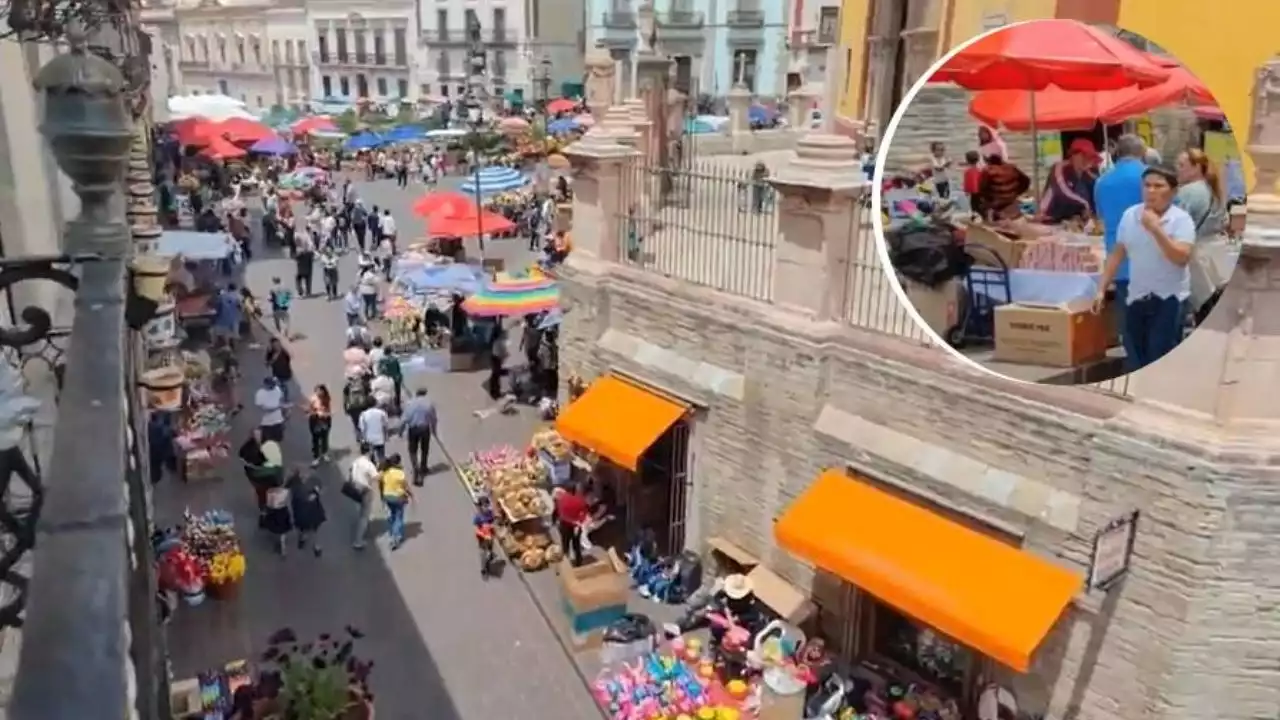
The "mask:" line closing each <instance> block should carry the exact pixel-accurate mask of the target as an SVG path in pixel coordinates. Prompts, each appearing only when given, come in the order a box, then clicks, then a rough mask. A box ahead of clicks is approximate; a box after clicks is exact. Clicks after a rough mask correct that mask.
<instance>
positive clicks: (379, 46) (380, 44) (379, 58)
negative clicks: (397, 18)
mask: <svg viewBox="0 0 1280 720" xmlns="http://www.w3.org/2000/svg"><path fill="white" fill-rule="evenodd" d="M373 64H374V65H386V64H387V41H386V39H385V38H383V37H382V33H380V32H377V31H375V32H374V33H373Z"/></svg>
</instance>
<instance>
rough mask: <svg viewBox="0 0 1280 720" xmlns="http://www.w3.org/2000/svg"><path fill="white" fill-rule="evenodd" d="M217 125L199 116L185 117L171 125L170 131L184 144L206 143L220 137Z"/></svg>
mask: <svg viewBox="0 0 1280 720" xmlns="http://www.w3.org/2000/svg"><path fill="white" fill-rule="evenodd" d="M216 128H217V125H216V123H213V122H211V121H209V120H205V119H204V118H199V117H191V118H185V119H183V120H178V121H177V122H174V123H172V124H170V125H169V132H170V133H172V134H173V136H174V137H175V138H177V140H178V142H179V143H181V144H182V145H206V144H208V142H209V140H211V139H213V138H215V137H218V133H217V129H216Z"/></svg>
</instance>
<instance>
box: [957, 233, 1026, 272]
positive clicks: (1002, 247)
mask: <svg viewBox="0 0 1280 720" xmlns="http://www.w3.org/2000/svg"><path fill="white" fill-rule="evenodd" d="M1039 242H1041V241H1040V240H1022V239H1016V240H1015V239H1012V238H1009V237H1006V236H1005V235H1002V234H1001V233H998V232H996V231H995V230H993V229H991V228H989V227H987V226H986V225H981V224H978V223H970V224H969V225H966V226H965V243H966V244H974V245H981V246H982V247H983V248H986V249H987V250H989V251H990V252H982V251H981V250H977V251H974V252H971V253H970V256H971V257H973V260H974V262H975V263H977V264H978V265H982V266H988V267H990V266H992V265H994V263H993V262H992V261H991V257H990V255H991V254H995V256H996V257H998V258H1000V259H1001V260H1002V261H1004V265H1005V267H1006V268H1008V269H1010V270H1012V269H1013V268H1018V267H1022V254H1023V253H1024V252H1026V251H1027V250H1028V248H1031V247H1034V246H1035V245H1036V244H1037V243H1039Z"/></svg>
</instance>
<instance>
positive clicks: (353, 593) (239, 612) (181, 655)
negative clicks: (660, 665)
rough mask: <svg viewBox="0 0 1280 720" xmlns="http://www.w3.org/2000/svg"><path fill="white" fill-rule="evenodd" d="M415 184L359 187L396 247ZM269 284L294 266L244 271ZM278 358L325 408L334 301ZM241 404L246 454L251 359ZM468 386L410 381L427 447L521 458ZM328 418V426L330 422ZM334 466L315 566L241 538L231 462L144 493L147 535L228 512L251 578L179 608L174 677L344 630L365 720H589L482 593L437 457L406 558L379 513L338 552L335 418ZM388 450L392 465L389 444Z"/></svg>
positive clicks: (254, 366)
mask: <svg viewBox="0 0 1280 720" xmlns="http://www.w3.org/2000/svg"><path fill="white" fill-rule="evenodd" d="M422 191H423V189H422V186H421V185H415V186H411V187H410V189H409V190H399V189H397V188H395V186H394V184H393V183H391V182H389V181H378V182H374V183H361V184H360V192H361V197H362V198H363V199H364V201H365V204H366V205H372V204H376V205H378V206H380V207H390V208H391V210H392V212H393V214H394V215H395V217H396V220H397V223H398V225H399V234H400V237H401V243H402V244H407V243H409V242H412V241H413V240H415V239H417V238H419V237H421V235H422V223H421V222H420V221H419V220H417V219H416V218H414V217H413V216H412V215H411V213H410V212H409V206H410V205H411V203H412V201H413V199H415V198H416V197H418V196H419V195H420V194H421V193H422ZM524 245H525V243H524V241H522V240H499V241H496V242H494V243H492V244H491V246H490V247H489V248H488V250H489V254H490V255H491V256H492V255H501V256H503V257H506V258H508V259H509V261H510V262H521V261H523V260H525V259H526V258H525V255H526V253H525V250H524ZM341 273H342V275H341V277H342V281H343V283H349V282H350V281H351V280H352V279H353V278H354V276H355V257H354V255H349V256H347V257H346V258H344V260H343V266H342V268H341ZM273 276H278V277H280V278H282V279H284V280H285V281H286V282H291V280H292V277H293V263H292V261H290V260H288V259H286V258H283V257H268V258H255V261H254V263H252V264H251V266H250V268H249V270H248V284H249V286H250V287H251V288H253V289H254V291H255V292H256V293H257V294H258V295H259V296H262V295H265V292H266V288H267V287H268V285H269V283H270V279H271V277H273ZM293 322H294V329H295V332H298V333H300V334H301V335H303V336H304V337H302V338H301V339H299V340H297V341H296V342H294V343H293V344H292V353H293V357H294V368H295V373H296V376H297V382H298V385H299V386H300V387H294V388H292V389H293V390H297V391H300V392H301V391H308V390H310V388H311V387H312V386H314V385H315V384H316V383H325V384H327V385H328V386H329V388H330V389H331V390H332V391H333V392H334V394H335V396H337V395H339V391H340V389H341V386H342V381H341V378H342V362H341V356H340V355H341V346H342V341H343V333H344V324H343V316H342V310H341V308H340V306H339V303H336V302H327V301H326V300H324V299H323V298H320V297H313V298H308V299H303V300H300V301H298V302H297V303H296V304H295V308H294V310H293ZM242 367H243V372H244V374H245V377H244V379H243V380H242V382H241V389H240V394H241V401H242V402H243V403H244V404H245V405H246V407H247V408H249V409H247V410H246V411H245V412H244V413H243V415H242V416H241V417H239V418H238V422H237V428H236V433H235V435H234V438H233V441H234V443H235V444H236V445H237V446H238V444H239V443H240V442H242V441H243V440H244V438H245V437H246V435H247V433H248V432H249V429H250V428H251V426H252V424H253V423H254V422H255V421H256V413H255V412H254V411H253V410H252V407H251V406H252V401H251V395H252V392H253V390H254V389H255V388H256V387H258V385H259V384H260V383H261V379H262V375H263V373H264V370H265V368H264V367H263V361H262V358H261V356H260V355H259V354H258V351H253V353H252V355H250V356H247V357H245V358H244V359H243V360H242ZM483 379H484V376H483V375H482V374H456V373H455V374H443V373H436V374H427V373H422V374H416V375H415V374H410V375H409V376H408V378H407V382H406V385H407V388H408V389H409V390H410V391H412V389H414V388H417V387H423V386H425V387H426V388H428V390H429V392H430V393H431V395H432V396H433V397H434V398H435V400H436V403H437V405H438V407H439V409H440V414H441V418H440V421H441V427H440V436H441V441H442V444H443V445H444V447H445V449H446V450H447V452H448V453H449V454H450V455H451V456H452V457H453V458H455V459H457V460H458V461H462V460H465V458H466V456H467V454H468V453H470V452H472V451H475V450H481V449H484V448H487V447H489V446H492V445H494V444H498V443H512V444H517V445H520V444H523V443H525V442H527V441H528V438H529V434H530V432H531V431H532V429H533V427H534V426H535V425H536V420H535V419H534V417H533V416H532V413H531V412H529V411H528V410H524V411H522V412H521V413H520V414H519V415H516V416H505V417H504V416H495V417H492V418H489V419H484V420H481V419H479V418H477V417H476V415H475V413H474V411H475V410H477V409H480V408H484V407H487V405H488V403H489V400H488V396H487V395H486V394H485V392H484V390H483V387H482V382H483ZM335 414H336V415H340V414H339V413H335ZM298 415H299V417H297V418H296V419H295V420H294V421H293V422H292V423H291V427H290V428H289V435H288V437H287V438H286V443H285V458H286V461H288V462H304V461H306V460H307V459H308V457H309V456H308V452H307V438H306V428H305V424H304V422H303V421H302V419H301V417H300V415H301V413H298ZM333 445H334V448H335V450H336V453H335V455H336V457H335V461H334V462H333V463H332V464H331V465H330V466H328V467H322V476H323V478H324V482H325V492H326V496H325V499H326V508H327V510H328V515H329V521H328V523H327V524H326V525H325V527H324V528H323V530H322V533H321V540H322V543H323V546H324V548H325V552H324V555H323V556H322V557H320V558H316V557H313V556H312V555H311V554H310V553H309V552H308V553H302V552H298V551H297V550H296V549H294V548H293V547H292V546H291V547H290V548H289V553H288V555H287V556H286V557H284V558H280V557H277V556H275V555H274V554H273V553H272V552H271V551H270V550H269V548H268V543H267V540H266V538H264V537H262V536H261V535H259V534H257V533H256V531H255V530H254V526H255V524H256V513H255V508H254V502H253V494H252V491H251V489H250V487H249V485H248V483H247V481H246V480H245V479H244V476H243V474H242V473H241V472H240V468H239V464H238V462H237V461H236V460H234V459H233V460H230V461H228V464H227V466H226V469H225V471H224V472H223V473H222V478H221V479H220V480H205V481H201V480H192V481H191V483H190V484H189V485H186V486H183V485H181V484H179V483H177V482H173V481H166V482H165V483H164V484H163V485H162V486H161V487H160V488H159V489H158V491H157V505H158V508H157V522H158V523H161V524H163V523H170V522H174V521H175V520H177V519H178V516H179V514H180V513H181V511H182V509H183V508H184V507H189V508H191V509H192V510H193V511H200V510H205V509H209V508H218V507H223V508H227V509H229V510H231V511H232V512H233V513H234V514H235V516H236V519H237V526H238V527H239V528H241V532H242V536H243V538H244V539H245V541H246V545H247V546H248V548H247V550H248V554H249V558H248V560H249V570H248V576H247V578H246V580H245V584H244V588H243V591H242V594H241V597H240V598H239V599H238V600H237V601H233V602H230V603H206V604H205V605H203V606H200V607H196V608H186V607H183V608H180V609H179V612H178V615H177V617H176V618H175V619H174V621H173V624H172V625H171V627H170V645H171V648H170V649H171V652H172V655H173V662H174V674H175V678H184V677H189V676H191V675H192V674H194V673H195V672H197V671H199V670H201V669H204V668H207V667H210V666H214V665H217V664H220V663H224V662H227V661H231V660H235V659H239V658H246V657H251V656H252V654H253V652H254V651H255V650H259V649H261V648H262V647H264V645H265V641H266V638H267V637H268V636H269V635H270V634H271V633H272V632H273V631H274V630H276V629H278V628H280V627H284V626H288V627H292V628H294V629H295V630H296V631H297V632H298V634H299V635H300V636H303V637H306V636H310V635H315V634H318V633H321V632H341V630H342V628H343V626H345V625H353V626H355V627H357V628H359V629H360V630H361V631H363V633H364V634H365V638H364V639H363V640H362V641H361V643H360V647H359V651H360V652H362V653H363V655H364V656H365V657H367V658H368V659H372V660H374V661H375V668H374V671H373V690H374V693H375V695H376V701H377V714H378V718H379V720H422V719H426V718H431V719H432V720H436V719H438V720H489V719H491V718H513V719H517V720H543V719H545V720H599V718H600V713H599V711H598V710H597V709H596V708H595V705H594V703H593V702H592V699H591V697H590V695H589V693H588V692H587V689H586V687H585V686H584V684H583V681H582V678H581V676H580V675H579V674H578V672H577V670H576V669H575V667H574V665H573V663H572V661H571V660H570V658H569V656H568V655H567V654H566V652H565V650H564V649H563V647H562V646H561V645H560V643H559V641H558V640H557V639H556V637H555V635H554V634H553V632H552V630H551V629H550V628H549V627H548V625H547V622H546V619H545V617H544V616H543V615H542V614H541V613H540V611H539V609H538V606H537V605H536V604H535V602H534V600H533V598H532V597H531V596H530V595H529V593H528V590H527V588H526V586H525V584H524V583H523V582H522V580H521V578H520V577H519V575H518V572H517V571H516V570H515V569H514V568H508V569H507V572H506V573H505V574H504V576H503V577H502V578H501V579H497V580H490V581H487V582H486V581H484V580H482V579H481V577H480V574H479V569H478V562H477V557H476V551H475V544H474V539H473V536H472V533H471V528H470V512H471V507H470V501H469V498H468V497H467V495H466V493H465V491H464V489H463V488H462V486H461V485H460V483H459V481H458V479H457V477H456V476H455V475H454V474H453V472H452V470H451V469H449V467H448V465H447V464H446V458H445V456H444V455H443V454H441V451H440V449H439V448H436V447H433V449H432V458H431V459H432V462H433V463H434V464H435V465H434V471H433V473H432V475H431V476H430V477H429V479H428V481H427V484H426V487H424V488H420V489H418V492H417V497H416V502H415V504H414V506H412V507H411V508H410V510H409V514H408V530H409V532H408V537H409V540H408V542H407V543H406V545H405V546H404V547H403V548H401V549H400V550H398V551H396V552H394V553H392V552H390V551H389V549H388V547H387V540H386V538H385V534H384V532H383V531H384V530H385V522H383V521H382V517H381V516H382V512H381V510H379V511H378V512H377V518H378V519H377V520H375V523H374V528H375V532H378V533H379V537H378V539H377V543H376V546H370V548H369V549H367V550H365V551H363V553H358V552H356V551H354V550H352V549H351V547H350V545H351V532H352V529H353V521H354V515H355V509H354V507H353V506H352V504H351V503H350V501H348V500H347V499H346V498H344V497H342V496H341V494H340V493H339V487H340V485H341V481H342V478H343V474H344V473H345V472H346V468H347V466H348V464H349V461H350V459H351V452H352V451H353V450H354V436H353V431H352V428H351V427H350V424H349V423H348V422H347V421H346V419H345V418H344V417H341V416H338V417H335V423H334V432H333ZM390 450H392V451H400V452H404V448H403V440H397V441H393V443H392V447H391V448H390Z"/></svg>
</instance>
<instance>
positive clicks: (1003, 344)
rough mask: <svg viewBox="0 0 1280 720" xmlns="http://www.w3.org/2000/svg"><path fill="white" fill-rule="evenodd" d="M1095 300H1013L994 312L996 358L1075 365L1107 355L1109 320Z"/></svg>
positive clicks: (1024, 363)
mask: <svg viewBox="0 0 1280 720" xmlns="http://www.w3.org/2000/svg"><path fill="white" fill-rule="evenodd" d="M1091 305H1092V302H1091V301H1088V300H1082V301H1075V302H1072V303H1066V304H1061V305H1035V304H1031V303H1010V304H1008V305H1001V306H1000V307H998V308H996V311H995V336H996V347H995V360H996V361H997V362H1009V363H1018V364H1023V365H1044V366H1047V367H1076V366H1077V365H1082V364H1084V363H1087V362H1092V361H1094V360H1099V359H1101V358H1103V357H1105V356H1106V354H1107V347H1108V345H1109V342H1108V341H1109V338H1108V321H1107V318H1106V315H1105V314H1104V313H1094V312H1093V310H1092V307H1091Z"/></svg>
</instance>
